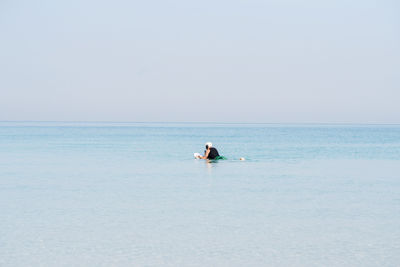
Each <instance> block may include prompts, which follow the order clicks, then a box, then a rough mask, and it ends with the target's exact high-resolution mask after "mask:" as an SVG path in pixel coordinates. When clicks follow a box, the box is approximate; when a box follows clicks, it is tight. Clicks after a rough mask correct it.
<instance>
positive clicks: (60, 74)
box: [0, 0, 400, 123]
mask: <svg viewBox="0 0 400 267" xmlns="http://www.w3.org/2000/svg"><path fill="white" fill-rule="evenodd" d="M399 100H400V2H398V1H395V0H392V1H390V0H380V1H379V0H376V1H372V0H353V1H348V0H336V1H317V0H315V1H314V0H313V1H312V0H304V1H295V0H271V1H269V0H264V1H261V0H212V1H210V0H203V1H189V0H147V1H122V0H114V1H101V0H96V1H91V0H69V1H54V0H40V1H30V0H27V1H23V0H0V120H2V121H10V120H11V121H13V120H24V121H25V120H35V121H140V122H144V121H149V122H152V121H156V122H164V121H165V122H248V123H251V122H260V123H400V104H399V102H400V101H399Z"/></svg>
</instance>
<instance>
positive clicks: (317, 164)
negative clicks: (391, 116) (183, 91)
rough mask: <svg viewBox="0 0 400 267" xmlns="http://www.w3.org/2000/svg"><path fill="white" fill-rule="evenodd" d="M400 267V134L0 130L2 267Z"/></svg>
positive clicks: (95, 126)
mask: <svg viewBox="0 0 400 267" xmlns="http://www.w3.org/2000/svg"><path fill="white" fill-rule="evenodd" d="M208 141H211V142H213V144H214V146H215V147H216V148H218V150H219V151H220V154H222V155H224V156H226V157H227V158H228V160H226V161H219V162H216V163H207V162H206V161H204V160H195V159H193V153H194V152H200V153H203V151H204V143H205V142H208ZM239 157H245V158H246V159H247V160H246V161H239V160H238V158H239ZM399 265H400V125H269V124H244V125H243V124H194V123H175V124H174V123H170V124H168V123H60V122H48V123H39V122H19V123H17V122H0V266H2V267H5V266H7V267H8V266H10V267H11V266H12V267H17V266H399Z"/></svg>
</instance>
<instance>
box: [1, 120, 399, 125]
mask: <svg viewBox="0 0 400 267" xmlns="http://www.w3.org/2000/svg"><path fill="white" fill-rule="evenodd" d="M3 122H6V123H7V122H9V123H10V122H14V123H24V122H33V123H35V122H38V123H41V122H43V123H52V122H58V123H143V124H147V123H148V124H150V123H165V124H167V123H177V124H185V123H197V124H270V125H277V124H292V125H304V124H311V125H400V123H382V122H376V123H363V122H219V121H101V120H82V121H80V120H0V123H3Z"/></svg>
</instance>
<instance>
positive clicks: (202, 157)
mask: <svg viewBox="0 0 400 267" xmlns="http://www.w3.org/2000/svg"><path fill="white" fill-rule="evenodd" d="M208 154H210V149H209V148H208V149H207V150H206V153H205V154H204V156H200V158H201V159H207V158H208Z"/></svg>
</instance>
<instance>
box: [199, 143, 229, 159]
mask: <svg viewBox="0 0 400 267" xmlns="http://www.w3.org/2000/svg"><path fill="white" fill-rule="evenodd" d="M199 158H201V159H224V157H221V156H220V155H219V153H218V150H217V149H216V148H215V147H213V146H212V143H211V142H207V143H206V151H204V156H199Z"/></svg>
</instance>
